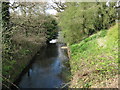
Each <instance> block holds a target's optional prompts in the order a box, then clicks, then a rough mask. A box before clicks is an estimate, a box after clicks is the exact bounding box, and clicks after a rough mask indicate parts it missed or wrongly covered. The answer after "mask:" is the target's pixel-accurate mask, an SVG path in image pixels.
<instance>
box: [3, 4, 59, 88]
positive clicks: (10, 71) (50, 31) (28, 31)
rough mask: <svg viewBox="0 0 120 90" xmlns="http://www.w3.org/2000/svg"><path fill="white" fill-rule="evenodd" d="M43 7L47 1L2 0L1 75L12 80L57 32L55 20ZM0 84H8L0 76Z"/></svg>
mask: <svg viewBox="0 0 120 90" xmlns="http://www.w3.org/2000/svg"><path fill="white" fill-rule="evenodd" d="M45 9H46V3H42V2H41V3H22V2H14V3H13V4H12V5H11V3H7V2H3V4H2V26H3V32H2V39H3V40H2V46H3V48H2V49H3V50H2V65H3V68H2V69H3V70H2V71H3V72H2V75H3V76H4V77H5V78H7V79H9V80H10V81H11V82H14V80H15V79H16V78H17V76H18V75H19V74H20V73H21V72H22V70H23V69H24V68H25V66H26V65H27V64H28V63H29V61H30V60H31V58H32V57H33V56H34V55H35V54H36V53H37V52H38V50H40V48H41V47H42V46H45V45H46V44H45V43H46V42H47V41H49V40H51V39H54V38H56V36H57V33H58V26H57V22H56V21H55V18H53V17H52V16H50V15H47V14H46V13H45ZM9 10H11V12H9ZM16 68H18V69H17V70H16ZM14 72H16V73H14ZM3 85H5V86H3V88H4V87H6V86H7V88H8V87H10V85H11V84H10V83H8V82H7V81H6V80H5V79H3Z"/></svg>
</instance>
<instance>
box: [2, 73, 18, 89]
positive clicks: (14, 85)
mask: <svg viewBox="0 0 120 90" xmlns="http://www.w3.org/2000/svg"><path fill="white" fill-rule="evenodd" d="M0 76H1V77H3V78H4V79H5V80H6V81H7V82H9V83H10V84H12V85H13V86H14V87H16V88H17V89H19V87H18V86H16V85H15V84H14V83H12V82H11V81H10V80H9V79H7V78H6V77H4V76H2V75H0Z"/></svg>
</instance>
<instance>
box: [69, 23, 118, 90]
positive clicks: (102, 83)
mask: <svg viewBox="0 0 120 90" xmlns="http://www.w3.org/2000/svg"><path fill="white" fill-rule="evenodd" d="M70 49H71V60H70V65H71V72H72V77H73V78H72V80H71V85H70V87H71V88H108V87H109V88H116V87H118V84H117V81H118V77H117V75H118V25H115V26H113V27H111V28H110V29H109V30H102V31H100V32H98V33H96V34H94V35H92V36H90V37H88V38H86V39H84V40H82V41H81V42H80V43H78V44H74V45H71V46H70Z"/></svg>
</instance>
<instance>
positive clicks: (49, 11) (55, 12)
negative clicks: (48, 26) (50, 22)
mask: <svg viewBox="0 0 120 90" xmlns="http://www.w3.org/2000/svg"><path fill="white" fill-rule="evenodd" d="M46 12H47V13H48V14H52V15H56V14H57V11H56V10H54V9H47V10H46Z"/></svg>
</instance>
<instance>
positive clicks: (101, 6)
mask: <svg viewBox="0 0 120 90" xmlns="http://www.w3.org/2000/svg"><path fill="white" fill-rule="evenodd" d="M114 4H115V3H110V6H109V7H108V6H106V3H95V2H94V3H92V2H91V3H87V2H80V3H77V2H74V3H73V2H72V3H66V5H67V7H66V9H65V10H64V11H63V12H62V13H60V14H59V16H60V17H59V20H60V23H59V25H60V26H61V29H62V33H63V36H64V38H65V41H66V42H67V43H69V44H74V43H78V42H80V41H81V40H83V39H84V38H86V37H88V36H89V35H92V34H93V33H95V32H97V31H99V30H102V29H107V28H109V27H110V26H111V25H113V24H114V23H115V19H116V11H115V8H113V6H114Z"/></svg>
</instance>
